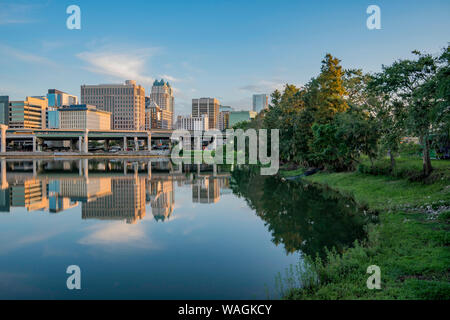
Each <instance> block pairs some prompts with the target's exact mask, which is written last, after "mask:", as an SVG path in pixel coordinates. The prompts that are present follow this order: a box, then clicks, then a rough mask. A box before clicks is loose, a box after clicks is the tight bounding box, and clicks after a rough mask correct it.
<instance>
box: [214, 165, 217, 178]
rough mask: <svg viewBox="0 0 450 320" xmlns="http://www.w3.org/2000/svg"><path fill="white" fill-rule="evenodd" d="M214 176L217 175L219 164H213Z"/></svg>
mask: <svg viewBox="0 0 450 320" xmlns="http://www.w3.org/2000/svg"><path fill="white" fill-rule="evenodd" d="M213 176H214V177H215V176H217V164H213Z"/></svg>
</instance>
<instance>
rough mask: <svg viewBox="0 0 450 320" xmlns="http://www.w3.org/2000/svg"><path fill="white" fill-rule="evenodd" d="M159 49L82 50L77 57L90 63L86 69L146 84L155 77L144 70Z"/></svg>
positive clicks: (149, 83)
mask: <svg viewBox="0 0 450 320" xmlns="http://www.w3.org/2000/svg"><path fill="white" fill-rule="evenodd" d="M156 51H157V49H155V48H146V49H139V50H134V51H129V50H127V51H126V52H117V51H115V52H114V51H110V50H102V51H92V52H88V51H86V52H81V53H79V54H77V57H78V58H80V59H81V60H83V61H85V62H86V63H87V64H88V65H87V66H86V69H87V70H89V71H91V72H94V73H99V74H104V75H109V76H113V77H115V78H119V79H121V80H136V81H138V82H140V83H141V84H144V85H151V84H152V82H153V78H152V77H150V76H147V75H146V74H145V73H144V71H145V69H146V67H147V64H148V60H149V59H150V58H151V57H152V56H153V55H154V54H155V52H156Z"/></svg>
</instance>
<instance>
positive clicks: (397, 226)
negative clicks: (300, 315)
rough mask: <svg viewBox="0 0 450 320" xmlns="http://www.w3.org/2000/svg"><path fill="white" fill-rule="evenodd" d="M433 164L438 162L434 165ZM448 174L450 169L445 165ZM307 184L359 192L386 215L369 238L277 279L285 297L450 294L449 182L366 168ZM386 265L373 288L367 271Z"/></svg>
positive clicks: (371, 226) (359, 198)
mask: <svg viewBox="0 0 450 320" xmlns="http://www.w3.org/2000/svg"><path fill="white" fill-rule="evenodd" d="M432 165H434V163H432ZM446 171H447V172H446V174H449V171H450V170H449V168H448V167H447V168H446ZM306 179H307V180H308V181H311V182H316V183H320V184H322V185H326V186H329V187H330V188H332V189H336V190H339V191H341V192H344V193H346V194H352V195H353V198H354V199H355V201H356V202H357V203H364V204H366V205H367V206H368V207H369V208H371V209H372V210H376V211H377V212H379V216H378V218H379V221H378V223H376V224H369V225H368V234H367V239H366V240H364V241H357V242H355V244H354V245H353V246H352V247H349V248H347V249H345V250H344V251H343V252H341V253H340V252H337V251H336V250H334V249H333V248H329V251H327V257H326V258H321V257H318V256H316V257H315V256H311V255H307V256H306V257H305V262H304V263H302V267H301V268H299V266H296V267H295V268H290V269H288V270H287V272H286V273H283V274H281V275H280V276H279V277H278V283H281V284H282V285H280V294H281V295H282V296H283V297H284V298H285V299H449V298H450V273H449V265H450V250H448V246H449V244H450V237H449V234H450V233H449V231H450V190H449V186H448V181H449V180H441V179H440V180H437V181H434V182H433V183H431V184H423V183H422V182H411V181H408V180H407V179H404V178H396V177H392V176H385V175H368V174H363V173H360V172H340V173H319V174H316V175H314V176H310V177H307V178H306ZM370 265H377V266H379V267H380V269H381V289H380V290H369V289H368V288H367V286H366V281H367V278H368V277H369V274H367V273H366V269H367V267H368V266H370Z"/></svg>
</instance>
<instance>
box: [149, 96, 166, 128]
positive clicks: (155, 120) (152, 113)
mask: <svg viewBox="0 0 450 320" xmlns="http://www.w3.org/2000/svg"><path fill="white" fill-rule="evenodd" d="M172 121H173V113H172V112H170V111H167V110H164V109H162V108H160V107H159V106H158V104H157V103H156V102H154V101H152V102H151V103H150V104H149V105H148V106H146V108H145V130H150V129H172V128H173V126H172Z"/></svg>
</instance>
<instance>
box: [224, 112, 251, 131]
mask: <svg viewBox="0 0 450 320" xmlns="http://www.w3.org/2000/svg"><path fill="white" fill-rule="evenodd" d="M257 114H258V113H257V112H255V111H233V112H230V122H229V127H230V128H232V127H233V126H234V125H235V124H236V123H239V122H243V121H250V120H251V119H253V118H255V117H256V115H257Z"/></svg>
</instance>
